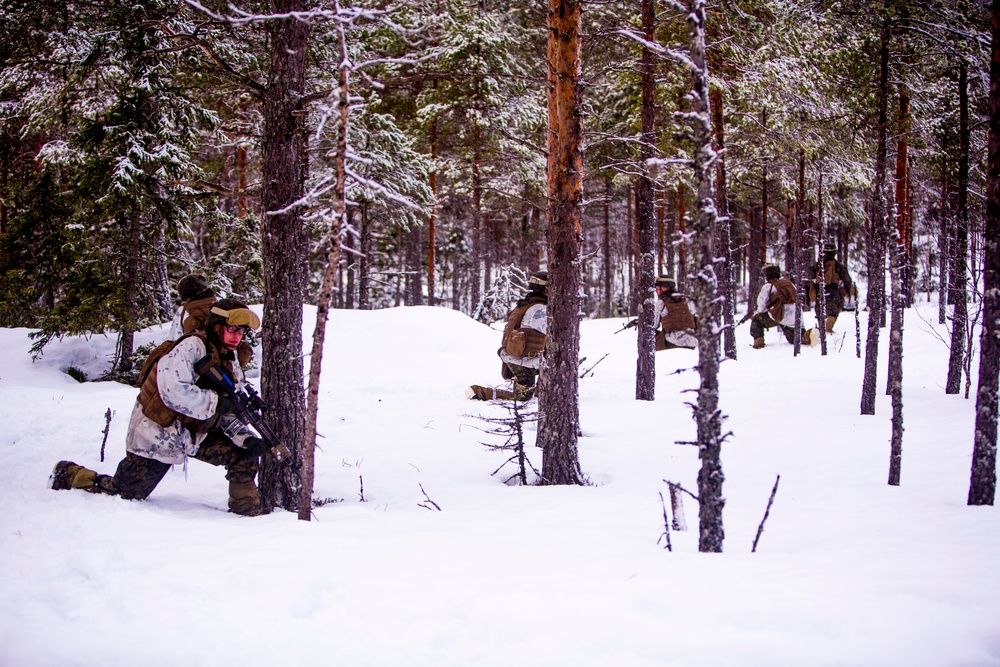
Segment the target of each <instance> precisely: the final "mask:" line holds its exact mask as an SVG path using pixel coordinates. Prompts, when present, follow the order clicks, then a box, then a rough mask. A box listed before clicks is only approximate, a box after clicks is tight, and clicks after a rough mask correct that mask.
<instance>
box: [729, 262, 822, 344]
mask: <svg viewBox="0 0 1000 667" xmlns="http://www.w3.org/2000/svg"><path fill="white" fill-rule="evenodd" d="M761 273H763V274H764V279H765V280H766V281H767V282H765V283H764V285H763V286H762V287H761V288H760V293H759V294H758V295H757V310H756V311H754V314H753V315H750V314H749V313H748V314H747V317H752V319H751V320H750V335H751V336H753V346H754V348H755V349H760V348H762V347H764V331H765V330H766V329H770V328H772V327H779V328H780V329H781V331H782V333H784V334H785V340H787V341H788V342H789V343H794V342H795V300H796V299H797V298H798V294H797V292H796V291H795V285H793V284H792V281H791V280H789V279H788V278H783V277H782V275H781V269H780V268H778V266H777V265H776V264H767V265H765V266H764V268H763V269H761ZM746 319H747V318H744V321H745V320H746ZM802 343H803V344H804V345H812V344H813V331H812V330H808V331H807V330H806V329H803V330H802Z"/></svg>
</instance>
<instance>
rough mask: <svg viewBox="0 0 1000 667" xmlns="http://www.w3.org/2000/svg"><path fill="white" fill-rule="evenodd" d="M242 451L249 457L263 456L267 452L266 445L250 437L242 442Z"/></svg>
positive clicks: (258, 439)
mask: <svg viewBox="0 0 1000 667" xmlns="http://www.w3.org/2000/svg"><path fill="white" fill-rule="evenodd" d="M243 449H245V450H247V452H248V453H249V454H250V455H251V456H255V457H256V456H263V455H264V454H265V452H267V443H265V442H264V441H263V440H261V439H260V438H255V437H254V436H252V435H251V436H249V437H247V438H246V439H245V440H244V441H243Z"/></svg>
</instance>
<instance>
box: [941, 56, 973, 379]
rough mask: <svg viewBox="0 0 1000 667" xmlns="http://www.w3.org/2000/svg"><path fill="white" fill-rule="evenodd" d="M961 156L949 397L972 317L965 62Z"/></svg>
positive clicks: (961, 86) (966, 70)
mask: <svg viewBox="0 0 1000 667" xmlns="http://www.w3.org/2000/svg"><path fill="white" fill-rule="evenodd" d="M958 99H959V114H958V117H959V127H958V137H959V139H958V142H959V151H958V152H959V157H958V211H957V212H958V219H957V220H956V225H955V248H954V250H955V252H954V254H953V255H952V264H951V266H952V269H951V280H950V281H949V285H948V286H949V294H950V295H951V298H950V299H949V300H950V301H951V302H952V303H954V304H955V309H954V311H953V312H952V319H951V355H950V356H949V357H948V379H947V381H946V383H945V388H944V391H945V393H946V394H957V393H958V392H959V389H960V386H961V383H962V360H963V359H964V357H965V334H966V331H965V328H966V326H967V323H968V318H969V307H968V301H967V299H968V296H967V293H966V290H967V282H968V272H967V271H966V260H967V258H968V256H969V68H968V65H967V64H966V62H965V60H964V59H963V60H962V62H961V64H960V65H959V74H958Z"/></svg>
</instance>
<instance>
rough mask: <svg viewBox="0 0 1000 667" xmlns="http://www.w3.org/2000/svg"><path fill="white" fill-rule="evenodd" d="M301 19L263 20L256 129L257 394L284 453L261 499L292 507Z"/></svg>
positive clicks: (298, 412)
mask: <svg viewBox="0 0 1000 667" xmlns="http://www.w3.org/2000/svg"><path fill="white" fill-rule="evenodd" d="M274 8H275V11H276V12H278V13H286V12H292V11H301V10H302V9H303V8H304V4H303V2H302V0H276V2H275V3H274ZM308 39H309V26H308V24H306V23H305V22H303V21H298V20H296V19H282V20H276V21H274V22H273V24H272V26H271V62H270V69H269V76H268V85H267V89H266V90H265V92H264V95H263V115H264V136H263V160H262V187H261V207H262V208H263V215H262V216H261V218H262V220H263V224H262V225H261V234H262V236H263V243H262V244H261V245H262V254H263V265H264V318H263V320H264V321H263V330H262V338H263V341H264V345H263V352H262V354H261V376H262V381H261V393H262V396H263V397H264V400H266V401H267V402H268V404H269V405H270V406H271V410H270V412H269V413H268V414H269V415H270V419H271V420H272V421H273V422H274V423H270V424H269V425H270V426H271V428H272V429H273V430H274V432H275V433H276V434H277V435H278V437H279V438H280V439H281V441H282V442H284V443H285V444H286V445H287V446H288V448H289V449H290V450H291V452H292V456H291V457H290V460H288V461H285V462H283V463H281V464H278V463H276V462H274V461H273V460H270V459H269V458H267V457H265V458H264V459H263V465H262V468H261V473H260V490H261V504H262V507H263V509H264V511H265V512H268V511H270V510H272V509H273V508H274V507H283V508H285V509H287V510H291V511H294V510H296V509H297V503H298V494H299V489H300V486H301V478H300V477H299V469H300V465H301V461H302V443H303V435H304V429H305V396H304V394H305V391H304V389H305V387H304V378H303V362H302V306H303V301H304V299H305V293H306V269H307V263H306V257H307V248H308V237H307V234H306V232H305V230H304V228H303V225H302V221H301V219H300V214H299V210H298V208H297V207H295V206H293V204H294V202H296V201H298V200H299V199H300V198H301V197H302V192H303V184H304V183H305V174H306V169H307V164H308V161H307V155H306V145H305V132H304V127H303V115H302V105H301V101H302V97H303V95H304V93H305V73H306V44H307V41H308Z"/></svg>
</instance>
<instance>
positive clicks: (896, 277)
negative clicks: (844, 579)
mask: <svg viewBox="0 0 1000 667" xmlns="http://www.w3.org/2000/svg"><path fill="white" fill-rule="evenodd" d="M890 253H891V254H890V256H889V267H890V284H891V285H892V299H891V302H890V303H891V304H892V320H891V324H890V327H889V368H890V373H889V395H890V396H891V397H892V441H891V444H890V447H889V452H890V453H889V484H890V485H891V486H899V475H900V469H901V467H902V462H903V314H904V311H905V306H906V302H905V299H906V297H905V296H904V295H903V291H902V282H903V276H902V270H901V269H902V267H903V262H904V258H905V256H906V255H905V253H904V250H903V248H902V247H901V244H900V239H899V237H898V235H897V237H896V239H895V242H894V243H890Z"/></svg>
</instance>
